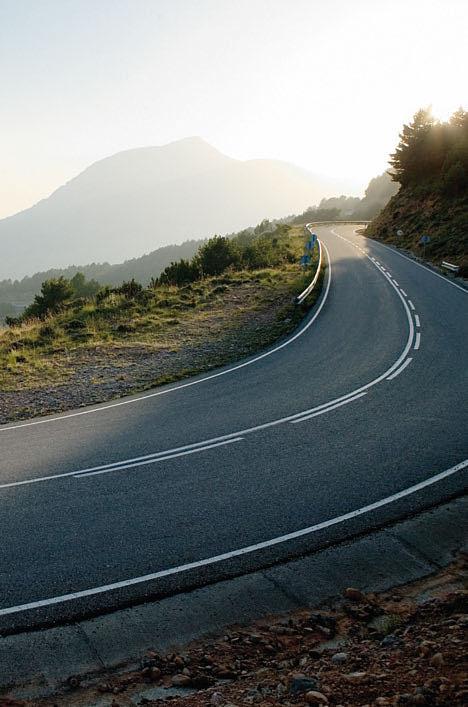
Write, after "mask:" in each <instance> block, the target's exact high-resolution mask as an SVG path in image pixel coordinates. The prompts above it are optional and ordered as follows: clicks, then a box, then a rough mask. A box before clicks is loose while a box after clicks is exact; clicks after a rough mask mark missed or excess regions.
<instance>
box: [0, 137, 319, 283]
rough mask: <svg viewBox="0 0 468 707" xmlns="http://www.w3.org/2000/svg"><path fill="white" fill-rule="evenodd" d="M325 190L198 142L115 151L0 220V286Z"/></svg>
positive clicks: (175, 239)
mask: <svg viewBox="0 0 468 707" xmlns="http://www.w3.org/2000/svg"><path fill="white" fill-rule="evenodd" d="M331 193H332V187H331V185H327V184H325V183H324V182H323V180H322V181H320V180H319V179H318V178H317V177H314V176H313V175H311V174H308V173H307V172H305V171H304V170H302V169H300V168H298V167H295V166H294V165H290V164H288V163H285V162H281V161H277V160H248V161H241V160H236V159H233V158H231V157H227V156H226V155H223V154H222V153H221V152H219V151H218V150H216V149H215V148H214V147H212V146H211V145H209V144H208V143H206V142H205V141H204V140H202V139H201V138H195V137H193V138H185V139H184V140H179V141H177V142H173V143H170V144H168V145H165V146H162V147H142V148H136V149H132V150H127V151H125V152H119V153H117V154H115V155H113V156H111V157H107V158H105V159H103V160H100V161H98V162H95V163H94V164H92V165H91V166H90V167H88V168H87V169H85V170H84V171H83V172H82V173H81V174H79V175H78V176H76V177H74V178H73V179H71V180H70V181H69V182H67V183H66V184H64V185H63V186H61V187H59V188H58V189H57V190H56V191H55V192H54V193H53V194H51V196H50V197H48V198H46V199H43V200H42V201H40V202H39V203H38V204H36V205H35V206H32V207H31V208H29V209H26V210H25V211H21V212H20V213H18V214H15V215H14V216H10V217H8V218H5V219H2V220H0V249H1V258H0V280H1V279H4V278H15V279H16V278H20V277H23V276H25V275H29V274H32V273H34V272H38V271H41V270H42V271H45V270H49V269H50V268H63V267H65V266H67V265H69V264H70V263H74V262H75V263H83V262H92V261H94V262H103V261H107V262H113V263H116V262H122V261H123V260H125V259H129V258H131V257H134V256H135V255H137V254H139V253H144V252H149V251H154V250H155V249H157V248H158V247H160V246H162V245H169V244H174V243H181V242H182V241H186V240H189V239H199V238H205V237H207V236H210V235H212V234H213V233H228V232H232V231H236V230H239V229H241V228H244V227H246V226H249V225H250V224H252V223H257V222H259V221H260V220H261V219H263V218H265V217H268V218H275V217H281V216H284V215H285V214H288V213H289V214H290V213H298V212H300V211H303V210H304V208H306V207H307V206H309V205H310V204H313V203H317V201H319V200H320V199H321V198H323V197H324V196H327V195H331Z"/></svg>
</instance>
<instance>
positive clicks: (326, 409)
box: [291, 392, 367, 425]
mask: <svg viewBox="0 0 468 707" xmlns="http://www.w3.org/2000/svg"><path fill="white" fill-rule="evenodd" d="M363 395H367V392H364V393H359V395H355V396H354V397H353V398H347V400H343V401H342V402H341V403H336V405H331V406H330V407H327V408H325V409H324V410H320V411H319V412H313V413H311V414H310V415H306V416H305V417H300V418H299V419H298V420H291V424H292V425H295V424H297V423H298V422H304V421H305V420H310V418H311V417H317V415H323V414H324V413H326V412H329V411H330V410H336V408H339V407H341V406H342V405H347V404H348V403H352V402H353V400H357V399H358V398H362V396H363Z"/></svg>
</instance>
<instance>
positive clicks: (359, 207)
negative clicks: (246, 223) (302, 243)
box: [293, 172, 399, 223]
mask: <svg viewBox="0 0 468 707" xmlns="http://www.w3.org/2000/svg"><path fill="white" fill-rule="evenodd" d="M398 188H399V187H398V184H396V183H395V182H394V181H393V180H392V178H391V176H390V175H389V174H388V173H387V172H384V173H383V174H380V175H379V176H378V177H374V178H373V179H371V180H370V182H369V184H368V186H367V189H366V191H365V193H364V196H363V197H362V198H359V197H358V196H344V195H341V196H332V197H330V198H328V199H322V200H321V202H320V203H319V205H318V206H310V207H309V208H308V209H306V211H304V212H303V213H302V214H301V215H300V216H297V217H296V218H295V219H294V221H293V222H294V223H303V222H304V221H334V220H335V219H336V220H350V221H359V220H360V219H362V220H363V221H368V220H370V219H372V218H374V216H376V215H377V214H378V213H379V212H380V211H381V210H382V209H383V208H384V206H386V204H388V202H389V200H390V199H391V198H392V196H394V195H395V194H396V193H397V191H398Z"/></svg>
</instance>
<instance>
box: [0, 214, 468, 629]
mask: <svg viewBox="0 0 468 707" xmlns="http://www.w3.org/2000/svg"><path fill="white" fill-rule="evenodd" d="M317 233H318V236H319V238H320V239H321V241H322V243H323V244H324V246H325V250H326V253H327V258H328V261H329V267H328V268H327V273H326V276H325V281H324V287H323V292H322V296H321V299H320V301H319V302H318V303H317V305H316V306H315V308H314V309H313V311H312V312H311V314H310V315H309V317H308V319H307V320H306V321H305V322H304V324H303V325H302V328H301V329H300V330H299V331H298V332H297V333H296V334H295V335H294V336H293V337H291V339H289V340H288V341H286V342H283V343H282V344H281V345H280V346H277V347H275V348H273V349H272V350H270V351H268V352H266V353H265V354H262V355H260V356H257V357H255V358H253V359H250V360H248V361H244V362H242V363H241V364H240V365H238V366H235V367H228V368H225V369H221V370H219V371H216V372H215V373H214V374H211V375H208V376H200V377H198V378H195V379H191V380H189V381H185V382H184V383H182V384H179V385H175V386H167V387H165V388H161V389H158V390H156V391H154V392H153V393H150V394H146V395H142V396H135V397H134V398H129V399H125V400H123V401H119V402H117V403H114V404H107V405H102V406H99V407H97V408H93V409H86V410H79V411H76V412H72V413H69V414H64V415H60V416H58V417H50V418H42V419H39V420H33V421H30V422H26V423H19V424H12V425H6V426H2V427H0V451H1V455H0V504H1V511H0V531H1V537H2V543H1V549H0V557H1V562H0V630H3V631H7V630H18V629H21V628H25V627H29V626H32V625H39V624H41V623H42V624H45V623H50V622H54V621H59V620H69V619H72V618H76V617H77V616H81V615H83V614H86V613H92V612H97V611H101V610H105V609H111V608H113V607H115V606H116V605H121V604H125V603H130V602H134V601H142V600H144V599H145V598H148V597H154V596H158V595H161V594H164V593H167V592H172V591H178V590H181V589H185V588H188V587H191V586H198V585H200V584H203V583H205V582H209V581H214V580H216V579H219V578H221V577H227V576H230V575H233V574H236V573H239V572H243V571H247V570H250V569H252V568H254V567H255V568H256V567H258V566H259V565H261V564H266V563H271V562H275V561H278V560H281V559H284V558H286V557H289V556H291V555H293V554H297V553H301V552H304V551H306V550H307V551H308V550H311V549H314V548H315V547H318V546H320V545H323V544H324V543H328V542H333V541H336V540H339V539H343V538H345V537H349V536H350V535H352V534H355V533H359V532H363V531H366V530H368V529H370V528H373V527H375V526H377V525H380V524H383V523H385V522H388V521H390V520H393V519H395V518H396V517H399V516H401V515H403V514H407V513H409V512H412V511H415V510H417V509H419V508H421V507H423V506H427V505H430V504H433V503H435V502H438V501H440V500H442V499H444V498H447V497H448V496H450V495H453V494H456V493H459V492H460V491H461V490H463V489H464V488H465V486H466V471H467V468H468V435H467V430H468V409H467V405H466V399H467V396H466V392H467V375H468V374H467V371H468V352H467V346H466V342H467V341H468V316H467V313H468V292H467V291H465V290H464V289H462V288H461V287H459V286H457V285H456V284H454V283H451V282H450V281H448V280H446V279H445V278H442V277H440V276H438V275H437V274H435V273H434V272H432V271H430V270H428V269H426V268H424V267H422V266H420V265H418V264H416V263H414V262H413V261H411V260H409V259H407V258H405V257H404V256H402V255H400V254H399V253H397V252H395V251H393V250H391V249H389V248H387V247H385V246H384V245H382V244H379V243H377V242H374V241H371V240H367V239H365V238H363V237H361V236H358V235H356V234H355V233H354V227H352V226H335V227H334V228H330V227H321V228H319V229H317Z"/></svg>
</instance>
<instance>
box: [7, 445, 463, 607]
mask: <svg viewBox="0 0 468 707" xmlns="http://www.w3.org/2000/svg"><path fill="white" fill-rule="evenodd" d="M466 466H468V459H465V460H464V461H462V462H460V463H459V464H457V465H456V466H452V467H451V468H450V469H446V470H445V471H442V472H440V473H439V474H436V475H435V476H431V477H430V478H429V479H426V480H425V481H421V482H419V483H418V484H414V485H413V486H409V487H408V488H406V489H404V490H403V491H398V492H397V493H394V494H392V495H391V496H387V497H386V498H382V499H380V501H375V502H374V503H370V504H368V505H367V506H362V507H361V508H358V509H357V510H354V511H350V512H349V513H344V514H343V515H341V516H336V517H335V518H330V519H329V520H325V521H322V522H321V523H317V524H316V525H311V526H309V527H308V528H302V529H301V530H296V531H294V532H292V533H288V534H286V535H280V536H278V537H276V538H272V539H270V540H265V541H263V542H259V543H256V544H255V545H248V546H246V547H242V548H239V549H237V550H231V551H230V552H225V553H223V554H221V555H215V556H213V557H208V558H206V559H204V560H198V561H196V562H188V563H187V564H185V565H179V566H178V567H171V568H169V569H166V570H161V571H159V572H152V573H151V574H146V575H143V576H141V577H132V578H131V579H125V580H121V581H119V582H112V583H110V584H104V585H102V586H100V587H93V588H92V589H84V590H82V591H79V592H72V593H70V594H62V595H61V596H56V597H51V598H50V599H41V600H39V601H32V602H29V603H27V604H19V605H18V606H10V607H7V608H5V609H0V616H7V615H8V614H18V613H20V612H22V611H28V610H31V609H40V608H41V607H45V606H52V605H54V604H62V603H64V602H67V601H72V600H74V599H82V598H84V597H89V596H93V595H95V594H103V593H105V592H109V591H112V590H116V589H123V588H125V587H130V586H133V585H135V584H142V583H144V582H150V581H152V580H155V579H161V578H162V577H168V576H170V575H174V574H180V573H181V572H186V571H188V570H191V569H197V568H198V567H205V566H207V565H213V564H216V563H218V562H222V561H224V560H230V559H232V558H234V557H241V556H242V555H248V554H250V553H252V552H256V551H257V550H263V549H266V548H268V547H272V546H274V545H279V544H280V543H284V542H287V541H288V540H295V539H296V538H300V537H303V536H305V535H310V534H312V533H315V532H317V531H319V530H324V529H325V528H329V527H331V526H333V525H338V524H339V523H343V522H344V521H346V520H352V519H353V518H357V517H359V516H362V515H364V514H366V513H369V512H370V511H374V510H377V509H378V508H382V507H383V506H387V505H389V504H390V503H393V502H394V501H398V500H400V499H401V498H405V497H406V496H410V495H411V494H413V493H416V492H417V491H421V490H422V489H424V488H427V487H428V486H432V485H433V484H435V483H437V482H438V481H442V480H443V479H446V478H447V477H449V476H452V475H453V474H455V473H456V472H457V471H461V470H462V469H464V468H465V467H466Z"/></svg>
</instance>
